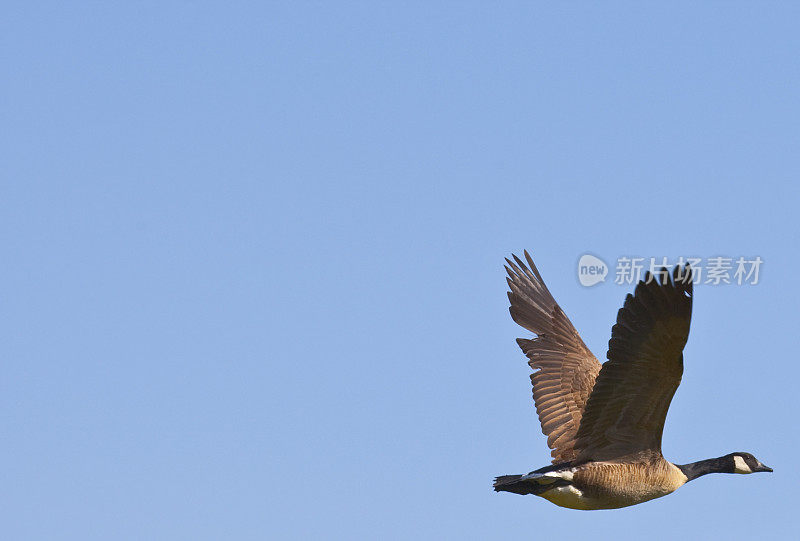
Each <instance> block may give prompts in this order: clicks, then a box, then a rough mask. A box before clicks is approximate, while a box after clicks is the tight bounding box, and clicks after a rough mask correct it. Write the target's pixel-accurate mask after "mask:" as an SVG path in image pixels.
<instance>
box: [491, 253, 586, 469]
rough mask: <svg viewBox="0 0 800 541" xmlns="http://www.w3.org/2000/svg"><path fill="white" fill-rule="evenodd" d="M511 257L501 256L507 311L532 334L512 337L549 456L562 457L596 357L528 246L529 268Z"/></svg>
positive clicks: (570, 453) (568, 452) (569, 448)
mask: <svg viewBox="0 0 800 541" xmlns="http://www.w3.org/2000/svg"><path fill="white" fill-rule="evenodd" d="M513 257H514V261H516V264H515V263H514V262H512V261H509V260H508V259H506V262H507V263H508V266H507V267H506V271H508V276H509V278H507V279H506V280H507V281H508V286H509V288H511V291H510V292H509V293H508V299H509V301H511V307H510V308H509V311H510V312H511V317H512V318H513V319H514V321H515V322H517V323H518V324H519V325H521V326H523V327H525V328H526V329H528V330H529V331H531V332H533V333H536V335H537V337H536V338H534V339H532V340H529V339H525V338H518V339H517V343H518V344H519V346H520V347H521V348H522V351H523V352H524V353H525V355H527V356H528V358H529V359H530V361H529V362H528V364H529V365H530V367H531V368H533V369H534V370H535V372H534V373H533V374H531V382H532V383H533V400H534V402H535V403H536V412H537V413H538V414H539V421H540V422H541V423H542V432H544V434H545V435H546V436H547V445H548V446H549V447H550V448H551V449H552V450H553V451H552V452H551V454H552V456H553V462H554V463H558V462H566V461H568V460H572V459H574V458H575V456H576V451H575V450H574V448H573V446H574V443H575V441H574V440H575V435H576V434H577V432H578V426H579V425H580V422H581V415H582V414H583V409H584V405H585V404H586V401H587V400H588V398H589V393H591V391H592V386H593V385H594V380H595V377H597V374H598V373H599V372H600V363H599V362H597V359H596V358H595V356H594V355H592V353H591V352H590V351H589V349H588V348H587V347H586V346H585V345H584V343H583V340H581V337H580V336H579V335H578V331H576V330H575V327H573V326H572V323H570V321H569V319H568V318H567V316H566V315H565V314H564V312H563V311H562V310H561V308H560V307H559V306H558V304H556V301H555V300H554V299H553V296H552V295H551V294H550V291H548V290H547V286H545V285H544V281H543V280H542V277H541V276H540V275H539V271H538V270H537V269H536V265H534V264H533V260H532V259H531V256H530V255H529V254H528V252H527V251H526V252H525V259H527V261H528V265H529V266H530V269H528V267H526V266H525V264H524V263H523V262H522V261H520V259H519V258H518V257H517V256H513ZM509 267H510V268H509Z"/></svg>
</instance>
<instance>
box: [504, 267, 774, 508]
mask: <svg viewBox="0 0 800 541" xmlns="http://www.w3.org/2000/svg"><path fill="white" fill-rule="evenodd" d="M513 258H514V261H510V260H508V259H506V262H507V263H508V266H507V267H506V271H507V272H508V275H509V277H508V278H507V281H508V285H509V287H510V289H511V291H510V292H509V293H508V298H509V300H510V301H511V307H510V308H509V310H510V312H511V317H512V319H513V320H514V321H515V322H516V323H517V324H519V325H521V326H522V327H524V328H526V329H528V330H529V331H531V332H533V333H535V334H536V335H537V336H536V338H533V339H526V338H519V339H517V343H518V344H519V346H520V347H521V348H522V351H523V352H524V353H525V355H526V356H527V357H528V358H529V359H530V361H529V362H528V364H529V365H530V366H531V368H533V369H534V373H533V374H531V381H532V383H533V399H534V402H535V404H536V411H537V413H538V414H539V420H540V421H541V424H542V431H543V432H544V434H545V435H546V436H547V445H548V446H549V447H550V448H551V449H552V452H551V454H552V457H553V464H552V465H550V466H546V467H544V468H540V469H538V470H536V471H533V472H531V473H528V474H527V475H502V476H500V477H497V478H496V479H495V481H494V489H495V491H498V492H499V491H504V492H513V493H515V494H535V495H536V496H541V497H542V498H545V499H546V500H549V501H551V502H552V503H554V504H556V505H559V506H561V507H568V508H571V509H616V508H619V507H627V506H629V505H635V504H637V503H642V502H646V501H648V500H652V499H653V498H659V497H661V496H666V495H667V494H670V493H671V492H673V491H675V490H676V489H678V488H679V487H680V486H682V485H683V484H684V483H686V482H688V481H691V480H692V479H696V478H698V477H700V476H701V475H705V474H707V473H754V472H771V471H772V469H771V468H768V467H767V466H765V465H764V464H762V463H761V462H760V461H759V460H758V459H756V458H755V457H754V456H753V455H751V454H750V453H744V452H735V453H730V454H727V455H725V456H721V457H719V458H711V459H708V460H701V461H699V462H693V463H691V464H684V465H677V464H672V463H671V462H668V461H667V460H666V459H665V458H664V456H663V455H662V454H661V434H662V432H663V430H664V420H665V418H666V416H667V409H668V408H669V404H670V401H671V400H672V396H673V395H674V394H675V391H676V390H677V388H678V385H679V384H680V382H681V375H682V374H683V346H684V345H685V344H686V339H687V338H688V337H689V323H690V320H691V316H692V281H693V275H692V269H691V267H690V266H689V265H685V266H683V267H680V266H676V267H675V269H674V271H673V273H672V275H671V276H670V273H669V271H668V270H667V269H666V268H662V269H661V271H659V272H656V274H657V275H658V276H657V277H654V276H653V275H651V274H650V273H647V274H646V276H645V279H644V280H643V281H640V282H639V283H638V285H637V286H636V290H635V292H634V294H633V295H630V294H628V296H627V297H626V298H625V304H624V306H623V307H622V308H621V309H620V311H619V313H618V314H617V322H616V324H615V325H614V327H613V328H612V329H611V340H609V342H608V361H607V362H606V363H605V364H603V365H602V366H601V365H600V363H599V362H598V361H597V359H596V358H595V356H594V355H592V353H591V352H590V351H589V349H588V348H587V347H586V345H584V343H583V340H581V337H580V336H579V335H578V332H577V331H576V330H575V328H574V327H573V326H572V323H570V321H569V319H568V318H567V316H566V315H565V314H564V312H563V310H561V308H560V307H559V306H558V304H557V303H556V301H555V300H554V299H553V296H552V295H551V294H550V291H548V289H547V286H546V285H545V284H544V281H543V280H542V277H541V275H540V274H539V271H538V270H537V268H536V265H534V264H533V260H532V259H531V256H530V255H529V254H528V252H527V251H525V259H526V260H527V262H528V265H527V266H526V265H525V263H523V262H522V261H521V260H520V259H519V258H518V257H517V256H515V255H514V256H513Z"/></svg>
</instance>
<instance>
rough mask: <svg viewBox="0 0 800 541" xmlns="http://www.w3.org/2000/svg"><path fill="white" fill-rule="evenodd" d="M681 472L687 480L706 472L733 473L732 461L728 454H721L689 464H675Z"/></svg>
mask: <svg viewBox="0 0 800 541" xmlns="http://www.w3.org/2000/svg"><path fill="white" fill-rule="evenodd" d="M676 466H678V468H680V470H681V471H682V472H683V475H685V476H686V477H688V478H689V479H688V481H691V480H692V479H697V478H698V477H700V476H702V475H705V474H707V473H733V471H734V468H733V461H732V459H731V457H730V456H721V457H719V458H709V459H707V460H701V461H699V462H692V463H691V464H684V465H683V466H681V465H679V464H676Z"/></svg>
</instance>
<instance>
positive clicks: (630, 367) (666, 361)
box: [575, 265, 693, 461]
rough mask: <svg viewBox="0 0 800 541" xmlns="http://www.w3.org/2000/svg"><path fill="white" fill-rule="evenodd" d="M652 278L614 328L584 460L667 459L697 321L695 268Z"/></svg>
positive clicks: (593, 400) (589, 410) (580, 437)
mask: <svg viewBox="0 0 800 541" xmlns="http://www.w3.org/2000/svg"><path fill="white" fill-rule="evenodd" d="M657 274H658V275H659V276H660V280H656V279H654V278H653V277H652V276H650V275H649V273H648V275H647V276H646V277H645V280H644V281H641V282H639V284H638V285H637V286H636V290H635V292H634V293H635V294H634V295H628V296H627V297H626V299H625V304H624V305H623V307H622V308H621V309H620V311H619V313H618V314H617V322H616V324H615V325H614V327H613V328H612V330H611V340H609V343H608V345H609V349H608V361H607V362H606V363H604V364H603V367H602V370H601V371H600V374H599V375H598V376H597V381H596V382H595V385H594V389H593V390H592V393H591V395H590V397H589V400H588V402H587V403H586V407H585V411H584V413H583V418H582V420H581V424H580V428H579V430H578V433H577V441H576V442H575V448H577V449H578V450H579V454H578V459H577V460H578V461H584V460H624V459H625V458H626V457H634V456H639V457H640V456H642V455H643V454H645V455H658V456H661V436H662V433H663V431H664V421H665V420H666V416H667V410H668V409H669V405H670V402H671V401H672V397H673V395H674V394H675V391H676V390H677V389H678V385H680V382H681V376H682V375H683V347H684V346H685V345H686V341H687V339H688V337H689V326H690V323H691V316H692V281H693V280H692V270H691V267H689V266H688V265H686V266H684V267H683V268H681V267H678V266H676V267H675V269H674V271H673V274H672V277H671V279H670V274H669V272H668V271H667V269H662V270H661V271H660V272H659V273H657Z"/></svg>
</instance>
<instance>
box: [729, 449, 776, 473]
mask: <svg viewBox="0 0 800 541" xmlns="http://www.w3.org/2000/svg"><path fill="white" fill-rule="evenodd" d="M725 458H726V459H728V460H729V461H730V462H729V465H730V468H731V470H730V472H731V473H756V472H760V471H767V472H771V471H772V468H770V467H769V466H765V465H764V464H762V463H761V461H760V460H758V459H757V458H756V457H754V456H753V455H751V454H750V453H743V452H737V453H731V454H729V455H726V456H725Z"/></svg>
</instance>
